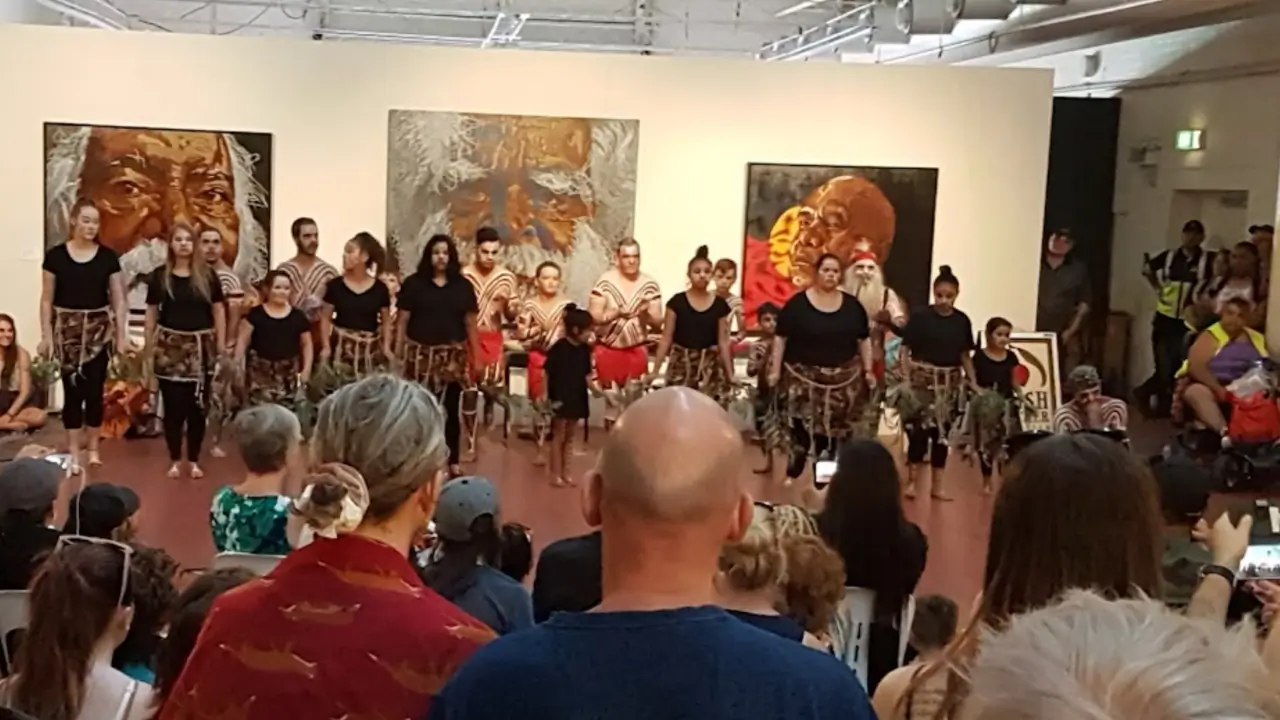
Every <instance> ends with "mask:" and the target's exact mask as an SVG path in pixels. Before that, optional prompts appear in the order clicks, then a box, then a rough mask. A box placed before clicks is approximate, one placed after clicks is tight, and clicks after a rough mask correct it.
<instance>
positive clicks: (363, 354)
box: [317, 232, 392, 377]
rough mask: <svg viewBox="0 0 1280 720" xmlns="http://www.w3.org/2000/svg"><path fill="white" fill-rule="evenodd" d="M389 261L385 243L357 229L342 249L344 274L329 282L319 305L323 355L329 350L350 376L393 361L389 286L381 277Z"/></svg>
mask: <svg viewBox="0 0 1280 720" xmlns="http://www.w3.org/2000/svg"><path fill="white" fill-rule="evenodd" d="M386 262H387V254H386V251H385V250H383V249H382V243H380V242H378V239H377V238H375V237H374V236H373V235H371V234H369V233H367V232H358V233H356V234H355V237H353V238H351V239H350V240H348V241H347V245H346V247H345V248H344V249H343V251H342V274H341V275H339V276H338V277H335V278H333V279H332V280H330V281H329V282H327V283H325V286H324V296H323V304H322V305H321V307H320V337H321V338H322V340H321V343H320V347H319V348H317V350H318V351H319V354H320V361H321V362H327V361H328V360H329V358H330V356H332V357H333V360H334V362H335V363H337V364H339V365H341V366H343V367H344V368H345V370H346V372H349V373H351V376H352V377H364V376H365V375H368V374H369V373H371V372H379V371H381V370H382V369H383V368H385V367H386V366H387V364H388V363H389V362H390V361H391V356H392V345H391V338H392V332H391V290H390V289H388V288H387V285H386V283H384V282H382V280H380V279H379V278H378V270H380V269H381V268H382V266H383V265H385V264H386Z"/></svg>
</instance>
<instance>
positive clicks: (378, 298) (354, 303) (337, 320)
mask: <svg viewBox="0 0 1280 720" xmlns="http://www.w3.org/2000/svg"><path fill="white" fill-rule="evenodd" d="M323 297H324V301H325V302H326V303H328V304H330V305H332V306H333V324H334V325H337V326H338V327H340V328H342V329H344V330H362V331H364V332H377V330H378V326H379V325H380V321H381V319H382V308H386V307H391V291H390V290H388V289H387V284H386V283H384V282H382V281H381V280H374V281H373V285H370V286H369V289H368V290H365V291H364V292H361V293H358V292H356V291H354V290H352V289H351V287H350V286H348V285H347V283H346V282H345V281H344V280H343V279H342V276H338V277H336V278H334V279H332V280H330V281H329V282H328V283H327V284H325V287H324V296H323Z"/></svg>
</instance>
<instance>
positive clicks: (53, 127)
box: [44, 123, 272, 309]
mask: <svg viewBox="0 0 1280 720" xmlns="http://www.w3.org/2000/svg"><path fill="white" fill-rule="evenodd" d="M271 141H272V138H271V135H270V134H269V133H250V132H221V131H216V130H164V129H154V128H136V127H109V126H104V125H73V124H62V123H46V124H45V127H44V158H45V248H46V249H48V248H50V247H53V246H54V245H57V244H58V243H60V242H63V241H65V240H66V239H67V237H68V233H69V219H68V214H69V212H70V210H71V208H72V206H73V205H74V204H75V202H76V200H77V199H80V198H87V199H89V200H92V201H93V202H94V203H95V204H96V205H97V206H98V211H99V212H100V213H101V216H102V228H101V231H100V236H99V237H100V240H101V242H102V244H103V245H104V246H106V247H109V248H111V249H112V250H114V251H115V252H116V253H117V254H118V255H119V256H120V265H121V267H122V268H123V270H124V273H125V277H126V278H127V280H128V281H129V284H130V286H131V287H132V288H133V290H132V291H131V297H130V300H131V303H130V304H131V305H132V306H134V307H135V309H136V308H137V307H138V306H139V305H140V303H141V302H142V301H143V300H142V297H141V295H142V292H141V287H140V282H141V280H142V279H144V278H145V276H146V274H147V273H149V272H151V271H152V270H154V269H155V268H156V267H158V266H160V265H161V264H163V263H164V260H165V255H166V253H167V250H168V248H167V244H166V243H167V241H168V238H169V236H170V234H171V232H172V230H173V227H174V226H175V225H179V224H185V225H188V226H190V227H191V228H193V229H195V230H197V231H199V230H203V229H205V228H213V229H216V230H217V231H218V233H219V235H221V237H222V257H221V260H222V263H223V264H225V267H227V268H230V269H232V270H234V271H235V272H236V274H237V275H239V276H240V277H241V279H242V280H244V281H250V282H253V281H257V280H259V279H261V278H262V276H263V275H265V274H266V271H267V269H268V267H269V266H270V261H271V257H270V250H271V240H270V228H271V197H270V188H271V171H272V167H271V163H272V157H271ZM134 296H138V297H137V301H136V302H134V300H135V297H134Z"/></svg>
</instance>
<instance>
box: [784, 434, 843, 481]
mask: <svg viewBox="0 0 1280 720" xmlns="http://www.w3.org/2000/svg"><path fill="white" fill-rule="evenodd" d="M791 444H792V446H793V447H792V450H791V458H790V459H789V460H788V461H787V477H789V478H791V479H793V480H794V479H795V478H798V477H800V476H801V475H803V474H804V469H805V466H806V465H808V464H809V447H810V445H812V446H813V452H814V454H815V455H816V456H817V458H821V457H822V456H823V455H824V454H826V453H830V455H831V457H832V459H835V454H836V451H837V450H838V449H839V441H838V440H837V439H835V438H831V437H827V436H826V435H810V434H809V431H808V430H807V429H806V428H805V426H804V423H802V422H800V421H799V420H792V421H791Z"/></svg>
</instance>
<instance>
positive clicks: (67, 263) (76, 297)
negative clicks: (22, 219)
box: [43, 243, 120, 310]
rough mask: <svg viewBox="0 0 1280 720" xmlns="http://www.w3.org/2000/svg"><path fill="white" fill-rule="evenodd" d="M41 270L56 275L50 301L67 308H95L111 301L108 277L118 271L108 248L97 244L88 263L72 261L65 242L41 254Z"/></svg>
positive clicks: (118, 268) (114, 257)
mask: <svg viewBox="0 0 1280 720" xmlns="http://www.w3.org/2000/svg"><path fill="white" fill-rule="evenodd" d="M43 267H44V270H45V272H48V273H50V274H52V275H53V276H54V278H56V282H54V284H53V304H54V305H55V306H57V307H60V308H66V309H68V310H97V309H98V308H104V307H107V306H108V305H110V304H111V276H112V275H115V274H116V273H118V272H120V258H118V257H116V254H115V253H114V252H112V250H111V248H108V247H104V246H102V245H99V246H98V251H97V252H96V253H94V254H93V257H92V258H91V259H90V260H89V261H88V262H76V261H75V260H74V259H73V258H72V257H71V253H70V251H68V250H67V246H66V244H65V243H63V244H62V245H58V246H56V247H53V248H51V249H50V250H49V252H47V253H45V254H44V266H43Z"/></svg>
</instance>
